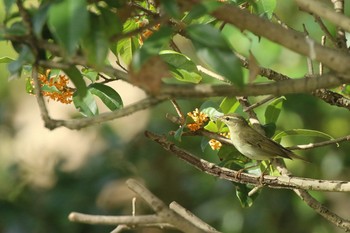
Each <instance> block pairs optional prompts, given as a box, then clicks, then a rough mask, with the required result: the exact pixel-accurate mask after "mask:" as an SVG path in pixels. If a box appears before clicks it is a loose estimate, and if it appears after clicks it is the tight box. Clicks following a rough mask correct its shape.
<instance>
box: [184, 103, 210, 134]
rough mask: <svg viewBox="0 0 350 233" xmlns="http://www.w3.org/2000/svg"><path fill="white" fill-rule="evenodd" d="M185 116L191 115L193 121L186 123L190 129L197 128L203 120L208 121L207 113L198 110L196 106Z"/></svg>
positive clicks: (202, 123) (201, 124)
mask: <svg viewBox="0 0 350 233" xmlns="http://www.w3.org/2000/svg"><path fill="white" fill-rule="evenodd" d="M187 116H189V117H191V118H192V120H193V121H194V123H191V124H187V128H189V129H190V130H191V131H197V130H199V129H200V128H201V127H202V126H203V125H204V123H205V122H207V121H208V116H207V114H205V113H203V112H200V111H199V110H198V108H196V109H195V110H194V111H193V112H189V113H187Z"/></svg>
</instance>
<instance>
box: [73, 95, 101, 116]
mask: <svg viewBox="0 0 350 233" xmlns="http://www.w3.org/2000/svg"><path fill="white" fill-rule="evenodd" d="M73 103H74V106H75V108H76V109H78V110H79V112H80V113H81V114H82V115H83V116H85V117H92V116H95V115H98V108H97V104H96V101H95V98H94V96H93V95H92V94H91V93H90V91H86V95H84V96H83V97H82V96H81V95H77V94H76V93H74V95H73Z"/></svg>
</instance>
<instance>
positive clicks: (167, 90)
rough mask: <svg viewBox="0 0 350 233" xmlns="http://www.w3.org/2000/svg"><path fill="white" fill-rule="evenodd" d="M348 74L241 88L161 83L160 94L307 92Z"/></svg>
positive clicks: (344, 79) (342, 80)
mask: <svg viewBox="0 0 350 233" xmlns="http://www.w3.org/2000/svg"><path fill="white" fill-rule="evenodd" d="M349 81H350V76H340V75H336V74H325V75H322V76H320V77H318V78H300V79H289V80H283V81H280V82H275V83H256V84H247V85H245V86H244V87H242V88H239V87H236V86H232V85H209V84H196V85H190V84H189V85H171V84H167V85H163V87H162V88H161V90H160V94H161V95H165V96H167V97H169V98H176V97H178V98H184V97H187V98H203V97H214V96H259V95H275V96H280V95H285V94H292V93H308V92H312V91H315V90H317V89H322V88H332V87H337V86H339V85H341V84H344V83H348V82H349Z"/></svg>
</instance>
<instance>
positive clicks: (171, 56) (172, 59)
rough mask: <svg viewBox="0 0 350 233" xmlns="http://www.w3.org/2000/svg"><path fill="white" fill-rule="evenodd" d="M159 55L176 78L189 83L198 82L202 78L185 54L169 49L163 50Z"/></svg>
mask: <svg viewBox="0 0 350 233" xmlns="http://www.w3.org/2000/svg"><path fill="white" fill-rule="evenodd" d="M159 55H160V57H161V58H162V60H163V61H165V62H166V63H167V64H168V67H169V71H170V73H171V74H172V75H173V77H174V78H176V79H177V80H180V81H183V82H190V83H199V82H200V81H201V80H202V76H201V75H200V73H199V71H198V69H197V66H196V64H195V63H194V62H193V61H191V59H190V58H188V57H187V56H185V55H183V54H181V53H178V52H175V51H171V50H163V51H161V52H160V53H159Z"/></svg>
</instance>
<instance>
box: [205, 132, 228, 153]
mask: <svg viewBox="0 0 350 233" xmlns="http://www.w3.org/2000/svg"><path fill="white" fill-rule="evenodd" d="M220 135H222V136H224V137H226V138H230V132H227V133H220ZM209 146H210V147H211V149H212V150H220V148H221V147H222V144H221V142H219V141H218V140H216V139H210V140H209Z"/></svg>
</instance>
